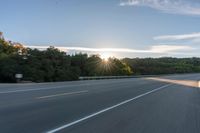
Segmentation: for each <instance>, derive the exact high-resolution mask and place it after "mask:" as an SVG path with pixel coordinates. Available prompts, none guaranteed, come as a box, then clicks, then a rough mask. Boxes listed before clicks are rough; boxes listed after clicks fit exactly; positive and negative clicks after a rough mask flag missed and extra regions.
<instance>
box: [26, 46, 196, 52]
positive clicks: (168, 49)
mask: <svg viewBox="0 0 200 133" xmlns="http://www.w3.org/2000/svg"><path fill="white" fill-rule="evenodd" d="M26 47H29V48H38V49H47V48H48V47H49V46H26ZM55 48H58V49H60V50H62V51H81V52H82V51H85V52H121V53H157V54H164V53H170V52H179V51H186V50H187V51H188V50H193V48H192V47H190V46H180V45H154V46H152V47H150V48H149V49H145V50H138V49H130V48H88V47H55Z"/></svg>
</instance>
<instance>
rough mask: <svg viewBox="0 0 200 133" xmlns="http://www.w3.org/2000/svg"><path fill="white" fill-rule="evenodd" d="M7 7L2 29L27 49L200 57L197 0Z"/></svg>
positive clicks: (59, 0) (57, 0)
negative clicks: (42, 48) (49, 48)
mask: <svg viewBox="0 0 200 133" xmlns="http://www.w3.org/2000/svg"><path fill="white" fill-rule="evenodd" d="M1 3H3V5H4V6H3V7H2V15H3V17H2V18H3V21H0V30H1V31H2V32H4V36H5V38H6V40H13V41H14V42H19V43H22V44H23V45H25V46H27V47H29V46H31V47H35V48H40V47H48V46H52V44H53V46H55V47H57V48H62V49H65V50H67V51H68V52H74V51H75V52H82V53H87V54H91V53H92V54H100V55H101V54H107V55H109V56H111V57H112V56H114V57H117V58H124V57H128V58H136V57H139V58H145V57H152V58H157V57H176V58H185V57H199V56H200V53H199V50H200V46H199V43H200V28H199V27H198V25H199V20H200V2H198V1H196V0H190V1H189V0H181V1H180V0H174V1H172V0H167V1H161V0H143V1H140V0H110V1H106V0H102V1H95V2H94V1H92V0H85V1H81V2H80V1H74V0H68V1H64V0H42V1H40V0H34V1H29V2H27V1H25V0H19V1H17V2H16V1H14V2H13V1H11V0H2V1H1ZM10 8H12V10H8V9H10ZM14 22H15V23H14ZM47 44H48V45H47Z"/></svg>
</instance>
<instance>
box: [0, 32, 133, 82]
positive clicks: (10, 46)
mask: <svg viewBox="0 0 200 133" xmlns="http://www.w3.org/2000/svg"><path fill="white" fill-rule="evenodd" d="M16 74H23V79H22V80H24V81H32V82H54V81H69V80H78V79H79V77H80V76H111V75H115V76H121V75H131V74H132V70H131V68H130V67H129V66H128V65H127V64H126V63H124V62H122V61H121V60H119V59H117V58H109V59H108V61H105V60H103V59H101V58H100V56H99V55H91V56H88V55H87V54H82V53H79V54H75V55H68V54H66V52H63V51H60V50H59V49H57V48H54V47H49V48H47V49H46V50H38V49H30V48H25V47H23V45H22V44H20V43H13V42H10V41H6V40H5V39H4V38H3V37H2V34H1V35H0V82H16V78H15V75H16Z"/></svg>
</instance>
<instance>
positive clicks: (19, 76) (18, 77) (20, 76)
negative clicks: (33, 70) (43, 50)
mask: <svg viewBox="0 0 200 133" xmlns="http://www.w3.org/2000/svg"><path fill="white" fill-rule="evenodd" d="M15 78H16V81H17V83H19V82H20V80H21V79H22V78H23V74H20V73H18V74H15Z"/></svg>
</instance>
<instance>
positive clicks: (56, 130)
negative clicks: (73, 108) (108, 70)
mask: <svg viewBox="0 0 200 133" xmlns="http://www.w3.org/2000/svg"><path fill="white" fill-rule="evenodd" d="M170 85H172V84H167V85H164V86H161V87H159V88H157V89H154V90H151V91H148V92H146V93H143V94H141V95H138V96H136V97H133V98H131V99H128V100H125V101H123V102H120V103H118V104H115V105H113V106H111V107H108V108H105V109H103V110H101V111H98V112H96V113H93V114H91V115H88V116H85V117H83V118H81V119H78V120H76V121H73V122H71V123H68V124H66V125H63V126H61V127H58V128H55V129H53V130H50V131H47V132H46V133H55V132H58V131H60V130H62V129H64V128H67V127H70V126H72V125H75V124H77V123H79V122H82V121H84V120H87V119H89V118H92V117H94V116H97V115H99V114H102V113H104V112H106V111H109V110H111V109H114V108H116V107H118V106H121V105H123V104H126V103H129V102H131V101H133V100H136V99H138V98H141V97H143V96H145V95H148V94H151V93H153V92H156V91H158V90H161V89H163V88H166V87H168V86H170Z"/></svg>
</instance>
